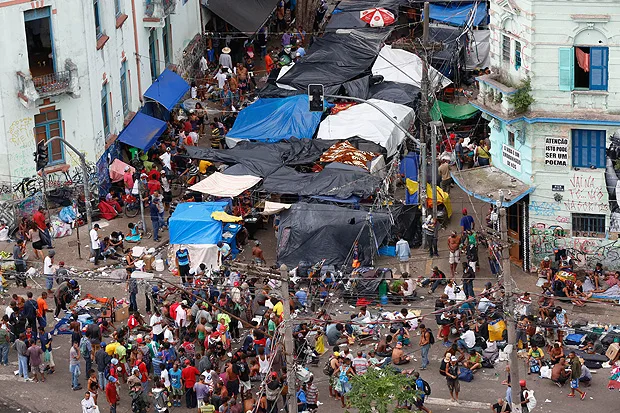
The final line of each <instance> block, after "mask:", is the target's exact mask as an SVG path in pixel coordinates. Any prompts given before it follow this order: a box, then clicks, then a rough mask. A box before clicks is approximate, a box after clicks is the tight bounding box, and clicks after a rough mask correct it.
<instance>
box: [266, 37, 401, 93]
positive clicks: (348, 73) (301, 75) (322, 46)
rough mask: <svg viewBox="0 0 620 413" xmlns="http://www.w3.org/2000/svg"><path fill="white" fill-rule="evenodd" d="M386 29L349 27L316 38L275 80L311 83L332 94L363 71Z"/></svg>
mask: <svg viewBox="0 0 620 413" xmlns="http://www.w3.org/2000/svg"><path fill="white" fill-rule="evenodd" d="M390 31H391V30H390V29H372V30H350V31H347V32H346V33H340V32H338V33H336V32H331V33H326V34H325V35H324V36H323V37H316V38H315V39H314V43H313V44H312V46H311V47H310V48H309V50H308V54H307V55H306V56H304V57H303V58H301V59H300V61H299V62H297V63H296V64H295V66H293V67H292V68H291V69H290V70H289V71H288V72H287V73H286V74H285V75H284V76H282V77H281V78H280V79H278V83H281V84H284V85H289V86H292V87H294V88H295V89H297V90H306V89H307V88H308V85H309V84H311V83H320V84H322V85H324V86H325V93H327V94H334V93H336V92H337V91H338V90H339V89H340V87H341V86H342V84H343V83H345V82H347V81H349V80H353V79H355V78H357V77H360V76H362V75H363V74H365V73H367V71H368V68H370V66H371V65H372V63H373V62H374V60H375V58H376V57H377V53H379V50H380V48H381V45H382V43H383V42H384V41H385V39H386V38H387V36H388V35H389V33H390Z"/></svg>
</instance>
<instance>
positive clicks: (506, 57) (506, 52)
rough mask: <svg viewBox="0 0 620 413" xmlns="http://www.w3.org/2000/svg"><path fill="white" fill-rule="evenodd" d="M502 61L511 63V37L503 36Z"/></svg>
mask: <svg viewBox="0 0 620 413" xmlns="http://www.w3.org/2000/svg"><path fill="white" fill-rule="evenodd" d="M502 60H503V61H504V62H510V37H508V36H506V35H505V34H503V35H502Z"/></svg>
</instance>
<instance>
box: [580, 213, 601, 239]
mask: <svg viewBox="0 0 620 413" xmlns="http://www.w3.org/2000/svg"><path fill="white" fill-rule="evenodd" d="M572 221H573V234H574V236H582V237H598V236H601V235H605V215H595V214H572ZM577 233H579V234H577Z"/></svg>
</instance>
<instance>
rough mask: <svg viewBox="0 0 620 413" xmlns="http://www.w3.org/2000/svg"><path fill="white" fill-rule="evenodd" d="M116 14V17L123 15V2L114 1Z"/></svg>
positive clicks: (119, 0)
mask: <svg viewBox="0 0 620 413" xmlns="http://www.w3.org/2000/svg"><path fill="white" fill-rule="evenodd" d="M114 14H115V16H116V17H118V16H120V15H121V14H123V9H122V8H121V0H114Z"/></svg>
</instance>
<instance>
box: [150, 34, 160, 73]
mask: <svg viewBox="0 0 620 413" xmlns="http://www.w3.org/2000/svg"><path fill="white" fill-rule="evenodd" d="M156 35H157V32H156V31H155V29H151V33H150V34H149V62H150V65H149V66H150V67H151V79H153V82H154V81H155V79H157V76H158V75H159V72H158V66H159V65H158V64H157V63H158V62H157V40H156V38H157V37H156Z"/></svg>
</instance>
